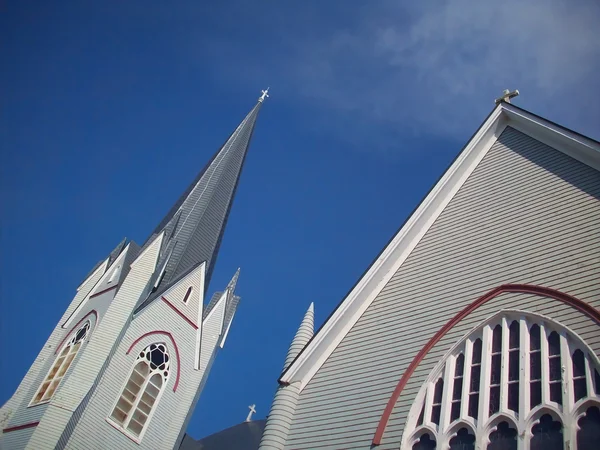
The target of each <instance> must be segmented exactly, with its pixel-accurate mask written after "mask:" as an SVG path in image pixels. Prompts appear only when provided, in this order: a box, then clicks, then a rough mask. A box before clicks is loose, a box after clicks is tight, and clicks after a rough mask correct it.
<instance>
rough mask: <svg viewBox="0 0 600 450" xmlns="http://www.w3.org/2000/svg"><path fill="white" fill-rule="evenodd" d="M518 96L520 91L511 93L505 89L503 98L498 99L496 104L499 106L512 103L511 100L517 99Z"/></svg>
mask: <svg viewBox="0 0 600 450" xmlns="http://www.w3.org/2000/svg"><path fill="white" fill-rule="evenodd" d="M517 95H519V90H518V89H515V90H514V91H512V92H510V91H509V90H508V89H504V92H502V97H498V98H497V99H496V100H495V103H496V105H497V104H499V103H500V102H506V103H510V99H511V98H514V97H516V96H517Z"/></svg>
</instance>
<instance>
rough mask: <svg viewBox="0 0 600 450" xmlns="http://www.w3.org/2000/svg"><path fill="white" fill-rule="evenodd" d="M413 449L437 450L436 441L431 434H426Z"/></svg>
mask: <svg viewBox="0 0 600 450" xmlns="http://www.w3.org/2000/svg"><path fill="white" fill-rule="evenodd" d="M412 448H413V450H435V440H434V439H433V438H432V437H431V436H430V435H429V434H424V435H423V436H421V437H420V438H419V440H418V441H417V442H415V443H414V445H413V447H412Z"/></svg>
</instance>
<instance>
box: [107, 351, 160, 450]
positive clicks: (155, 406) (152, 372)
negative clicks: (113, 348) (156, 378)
mask: <svg viewBox="0 0 600 450" xmlns="http://www.w3.org/2000/svg"><path fill="white" fill-rule="evenodd" d="M151 345H163V346H164V347H165V349H166V353H167V355H168V356H169V363H168V365H167V367H166V369H164V370H156V369H155V370H152V369H151V368H150V371H149V372H148V375H146V378H145V379H144V383H143V384H142V386H141V387H140V391H139V394H138V396H136V399H135V401H134V403H133V406H132V409H131V410H130V412H128V413H127V417H126V418H125V421H124V422H123V423H122V424H121V423H119V422H117V421H115V420H114V419H113V418H112V417H111V416H112V413H113V411H114V410H115V408H116V406H117V403H118V402H119V400H120V399H121V396H122V395H123V390H124V389H125V387H126V386H127V383H128V382H129V379H130V378H131V375H132V374H133V371H134V370H135V367H136V366H137V365H138V363H139V362H140V357H139V354H140V353H141V352H143V351H147V350H148V349H149V348H150V346H151ZM135 354H136V355H138V356H136V358H135V360H134V361H133V364H132V365H131V369H130V370H129V372H128V374H127V377H126V378H125V381H124V382H123V384H122V385H121V388H120V389H119V391H118V393H117V396H116V399H115V401H114V402H113V404H112V406H111V408H110V411H109V415H108V417H106V421H107V422H108V423H109V424H110V425H111V426H113V427H114V428H116V429H117V430H119V431H120V432H121V433H123V434H124V435H125V436H127V437H128V438H129V439H131V440H132V441H134V442H136V443H138V444H139V443H141V442H142V439H143V438H144V435H145V434H146V430H147V429H148V424H149V423H150V422H151V421H152V417H153V416H154V414H155V413H156V410H157V409H158V404H159V403H160V400H161V398H162V395H163V393H164V392H165V390H166V386H167V384H168V383H169V378H170V376H171V352H170V351H169V347H168V345H167V344H166V342H162V341H159V342H152V343H150V344H148V345H146V346H144V347H143V348H142V350H141V351H140V352H137V353H135ZM165 370H166V371H167V375H166V376H165V375H164V373H163V372H164V371H165ZM155 374H161V375H162V379H163V380H162V381H163V383H162V386H161V388H160V391H159V393H158V395H157V396H156V400H155V401H154V404H153V405H152V409H151V410H150V413H149V414H148V418H147V419H146V422H145V423H144V425H143V427H142V431H141V432H140V434H139V435H138V436H136V435H135V434H133V433H132V432H131V431H129V430H128V429H127V425H129V422H130V421H131V416H132V415H133V413H135V411H136V409H137V407H138V404H139V402H140V398H141V396H142V395H143V394H144V392H145V390H146V386H147V385H148V383H149V381H150V378H152V376H153V375H155Z"/></svg>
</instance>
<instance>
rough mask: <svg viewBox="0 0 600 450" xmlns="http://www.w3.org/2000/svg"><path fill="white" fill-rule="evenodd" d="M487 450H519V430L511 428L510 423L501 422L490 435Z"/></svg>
mask: <svg viewBox="0 0 600 450" xmlns="http://www.w3.org/2000/svg"><path fill="white" fill-rule="evenodd" d="M487 450H517V430H515V429H514V428H511V427H510V425H509V424H508V422H500V423H499V424H498V426H496V429H495V430H494V431H492V432H491V433H490V443H489V445H488V446H487Z"/></svg>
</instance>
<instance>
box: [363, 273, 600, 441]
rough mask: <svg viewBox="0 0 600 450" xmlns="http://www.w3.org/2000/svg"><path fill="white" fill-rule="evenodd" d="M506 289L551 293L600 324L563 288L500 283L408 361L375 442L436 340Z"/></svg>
mask: <svg viewBox="0 0 600 450" xmlns="http://www.w3.org/2000/svg"><path fill="white" fill-rule="evenodd" d="M507 292H518V293H522V294H533V295H538V296H540V297H548V298H552V299H554V300H558V301H560V302H562V303H565V304H567V305H569V306H572V307H573V308H575V309H577V310H578V311H581V312H582V313H583V314H585V315H586V316H588V317H589V318H590V319H592V320H593V321H595V322H596V323H597V324H598V325H600V311H598V310H597V309H595V308H594V307H593V306H590V305H589V304H588V303H586V302H584V301H582V300H579V299H578V298H576V297H573V296H571V295H568V294H565V293H563V292H560V291H557V290H554V289H550V288H547V287H543V286H534V285H528V284H505V285H502V286H499V287H497V288H495V289H493V290H491V291H490V292H488V293H487V294H485V295H483V296H482V297H480V298H478V299H477V300H475V301H474V302H473V303H471V304H470V305H467V307H465V308H464V309H463V310H462V311H460V312H459V313H458V314H456V315H455V316H454V317H453V318H452V319H450V320H449V321H448V322H447V323H446V324H445V325H444V326H443V327H442V328H440V330H439V331H438V332H437V333H436V334H435V335H434V336H433V337H432V338H431V339H430V340H429V342H427V344H425V346H424V347H423V348H422V349H421V350H420V351H419V353H417V355H416V356H415V358H414V359H413V360H412V361H411V363H410V364H409V366H408V368H407V369H406V370H405V371H404V373H403V374H402V377H400V380H399V381H398V384H397V385H396V388H395V389H394V392H393V393H392V395H391V396H390V399H389V400H388V403H387V405H386V407H385V410H384V411H383V414H382V415H381V418H380V419H379V424H378V425H377V430H376V431H375V436H374V437H373V445H380V444H381V439H382V438H383V433H384V431H385V427H386V426H387V423H388V421H389V419H390V416H391V415H392V411H393V409H394V406H395V405H396V402H397V401H398V398H400V394H402V391H403V390H404V387H405V386H406V383H408V380H409V379H410V377H411V376H412V374H413V373H414V371H415V369H416V368H417V367H418V365H419V364H420V363H421V361H423V359H424V358H425V356H426V355H427V353H428V352H429V351H430V350H431V349H432V348H433V347H434V346H435V344H437V343H438V342H439V341H440V340H441V339H442V338H443V337H444V335H445V334H446V333H448V331H450V330H451V329H452V327H454V326H455V325H456V324H458V323H459V322H460V321H461V320H462V319H464V318H465V317H466V316H468V315H469V314H470V313H471V312H473V311H475V310H476V309H477V308H479V307H480V306H482V305H484V304H485V303H487V302H489V301H490V300H492V299H493V298H495V297H498V296H499V295H500V294H504V293H507Z"/></svg>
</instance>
